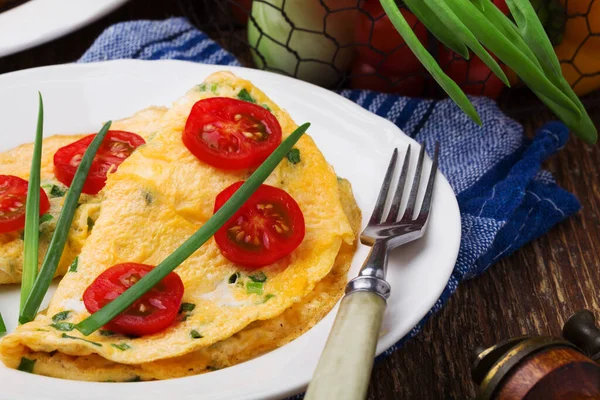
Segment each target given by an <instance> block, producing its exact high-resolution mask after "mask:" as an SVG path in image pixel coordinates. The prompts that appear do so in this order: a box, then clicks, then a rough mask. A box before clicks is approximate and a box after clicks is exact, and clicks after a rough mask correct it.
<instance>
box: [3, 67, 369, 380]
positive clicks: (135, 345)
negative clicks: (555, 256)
mask: <svg viewBox="0 0 600 400" xmlns="http://www.w3.org/2000/svg"><path fill="white" fill-rule="evenodd" d="M242 94H243V97H244V100H246V101H252V102H254V103H256V104H259V105H262V106H263V107H265V108H266V109H268V110H270V112H271V113H272V114H273V115H274V116H275V117H276V118H277V120H278V121H279V124H280V125H281V128H282V135H283V138H285V137H287V136H288V135H289V134H291V133H292V132H293V131H294V130H295V128H296V125H295V123H294V122H293V121H292V119H291V118H290V116H289V115H288V113H287V112H286V111H284V110H282V109H281V108H279V107H278V106H277V105H276V104H275V103H273V102H272V101H271V100H270V99H269V98H268V97H267V96H266V95H265V94H264V93H263V92H261V91H260V90H259V89H257V88H256V87H255V86H253V85H252V84H251V83H250V82H249V81H246V80H243V79H240V78H238V77H236V76H234V75H233V74H231V73H228V72H222V73H217V74H213V75H211V76H210V77H209V78H207V80H206V81H205V82H204V83H203V84H201V85H198V86H196V87H194V88H192V89H191V90H190V91H189V92H188V93H187V94H186V95H185V96H183V97H182V98H181V99H179V100H177V101H176V102H175V103H174V104H173V105H172V106H171V108H170V109H169V110H168V111H166V112H165V113H164V115H163V117H162V118H161V121H160V123H158V124H157V125H158V130H157V131H156V133H155V134H153V137H152V140H150V141H148V143H147V144H146V145H145V146H142V147H140V148H138V149H137V150H136V151H135V152H134V153H133V154H132V155H131V156H130V157H129V158H127V159H126V160H125V161H124V162H123V163H122V164H121V166H120V167H119V169H118V171H117V172H116V173H114V174H111V175H109V177H108V180H107V183H106V187H105V188H104V189H103V191H102V192H101V194H102V199H101V208H100V210H99V213H98V217H97V219H96V221H95V224H94V229H93V230H92V231H91V233H90V234H89V236H88V237H87V240H86V241H85V243H84V244H83V247H82V248H81V251H80V253H79V256H78V268H77V270H76V271H73V272H68V273H67V274H66V275H65V277H64V278H63V279H62V280H61V282H60V284H59V287H58V289H57V291H56V293H55V294H54V297H53V298H52V300H51V302H50V305H49V307H48V309H47V310H45V312H42V313H40V314H39V315H38V316H37V317H36V318H35V320H34V321H32V322H30V323H27V324H24V325H21V326H20V327H18V328H17V329H16V330H15V332H13V333H11V334H9V335H7V336H6V337H5V338H4V339H3V340H2V342H0V357H1V359H2V361H3V362H4V363H5V364H6V365H7V366H9V367H12V368H17V367H18V365H19V364H20V362H21V360H22V359H23V358H27V359H29V360H35V364H34V365H35V366H34V370H33V372H34V373H39V374H43V375H48V376H55V377H61V378H68V379H81V380H94V381H127V380H152V379H166V378H173V377H180V376H185V375H190V374H197V373H201V372H206V371H210V370H214V369H219V368H224V367H227V366H230V365H234V364H236V363H239V362H242V361H244V360H247V359H250V358H252V357H255V356H257V355H260V354H262V353H264V352H265V351H269V350H272V349H273V348H275V347H278V346H281V345H283V344H285V343H287V342H289V341H290V340H292V339H293V338H295V337H297V336H298V335H300V334H302V333H303V332H305V331H306V330H308V329H309V328H310V327H311V326H313V325H314V324H315V323H316V322H318V321H319V320H320V319H321V318H322V317H323V316H324V315H325V314H326V313H327V312H328V311H329V310H330V309H331V308H332V307H333V305H334V304H335V302H336V301H337V300H338V299H339V297H340V296H341V294H342V292H343V287H344V285H345V282H346V274H347V270H348V268H349V265H350V261H351V259H352V256H353V254H354V249H355V239H356V235H357V233H356V231H357V229H358V226H357V225H358V223H359V221H360V211H359V210H358V208H357V206H356V203H355V201H354V198H353V196H352V192H351V189H350V186H349V183H348V182H347V181H345V180H343V179H341V178H338V177H337V176H336V174H335V171H334V170H333V168H332V167H331V166H330V165H329V164H328V163H327V161H326V160H325V158H324V157H323V155H322V154H321V152H320V151H319V149H318V148H317V146H316V145H315V143H314V141H313V140H312V139H311V138H310V136H308V135H305V136H303V137H302V138H301V139H300V140H299V141H298V143H297V144H296V145H295V148H296V149H297V151H298V152H299V154H300V157H301V158H300V161H299V162H292V161H291V160H289V159H284V160H282V162H281V163H280V164H279V165H278V167H277V168H276V169H275V171H274V172H273V173H272V174H271V175H270V177H269V178H268V179H267V181H266V182H265V184H268V185H271V186H274V187H276V188H280V189H283V190H285V191H286V192H287V193H288V194H289V195H290V196H292V197H293V199H294V200H295V201H296V202H297V203H298V205H299V207H300V209H301V210H302V213H303V215H304V221H305V229H306V232H305V236H304V239H303V241H302V242H301V243H300V245H299V246H298V247H297V248H296V249H295V250H294V251H293V252H292V253H291V254H289V255H288V256H286V257H284V258H282V259H280V260H279V261H277V262H275V263H273V264H269V265H267V266H264V267H262V268H261V269H260V271H253V272H250V271H248V270H246V269H244V268H242V267H240V266H239V265H237V264H235V263H233V262H231V261H229V260H228V259H227V258H225V257H224V256H223V254H222V253H221V251H220V250H219V248H218V246H217V244H216V243H215V240H214V239H210V240H209V241H208V242H207V243H205V244H204V245H203V246H202V247H200V248H199V249H198V250H197V251H196V252H194V254H192V255H191V256H190V257H189V258H188V259H187V260H185V261H184V262H183V263H182V264H181V265H179V266H178V267H177V268H176V269H175V272H176V273H177V274H178V275H179V276H180V277H181V280H182V281H183V285H184V288H185V290H184V294H183V300H182V301H183V304H186V305H188V307H186V308H183V307H182V309H181V310H180V314H181V315H180V317H179V318H178V319H177V320H176V322H175V323H173V324H172V325H171V326H169V327H168V328H167V329H165V330H163V331H160V332H158V333H154V334H150V335H144V336H140V337H132V336H127V335H123V334H118V333H114V332H109V331H106V330H99V331H97V332H94V333H92V334H91V335H89V336H83V335H82V334H80V333H79V332H78V331H76V330H73V329H72V328H71V329H68V326H67V329H64V325H62V326H61V329H59V328H57V324H55V323H53V322H55V321H56V318H57V316H61V317H60V319H61V321H64V322H66V323H68V324H69V325H70V324H75V323H78V322H80V321H82V320H83V319H85V318H86V317H88V316H89V315H90V314H89V312H88V311H87V310H86V307H85V305H84V304H83V301H82V297H83V293H84V292H85V291H86V288H88V287H89V286H90V284H92V282H93V281H94V279H95V278H96V277H97V276H98V275H100V274H101V273H103V272H104V271H106V270H107V269H108V268H110V267H111V266H113V265H115V264H119V263H124V262H134V263H143V264H149V265H157V264H159V263H160V262H161V261H162V260H164V259H165V258H166V257H167V256H168V255H170V254H171V253H172V252H173V251H174V250H175V249H177V248H178V247H179V246H180V245H181V244H182V243H183V242H185V240H187V239H188V238H189V237H190V236H191V235H192V234H193V233H195V232H196V231H197V230H198V229H199V228H200V227H201V226H202V225H203V224H204V223H206V221H208V219H209V218H210V217H211V216H212V215H213V211H214V210H213V208H214V204H215V198H216V196H217V195H218V194H219V193H220V192H221V191H222V190H223V189H224V188H226V187H228V186H230V185H231V184H233V183H235V182H238V181H243V180H245V179H247V178H248V177H249V176H250V174H251V170H250V169H242V170H223V169H219V168H216V167H213V166H211V165H209V164H206V163H204V162H202V161H199V160H198V159H197V158H196V157H195V156H194V155H193V154H191V153H190V151H189V150H188V149H187V148H186V146H185V145H184V144H183V143H182V131H183V130H184V127H185V124H186V119H187V117H188V115H189V114H190V110H191V109H192V106H194V104H196V102H198V101H199V100H202V99H206V98H210V97H229V98H237V97H241V95H242ZM257 273H259V274H260V275H261V276H262V278H261V283H262V284H261V285H260V289H261V290H259V291H257V290H249V288H250V287H252V282H253V281H254V277H255V276H256V274H257ZM233 276H235V279H233V280H232V277H233ZM254 287H255V286H254ZM53 317H54V321H53Z"/></svg>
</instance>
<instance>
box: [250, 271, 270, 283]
mask: <svg viewBox="0 0 600 400" xmlns="http://www.w3.org/2000/svg"><path fill="white" fill-rule="evenodd" d="M249 278H250V279H252V282H265V281H266V280H267V276H266V275H265V273H264V272H262V271H259V272H258V273H256V274H254V275H250V276H249Z"/></svg>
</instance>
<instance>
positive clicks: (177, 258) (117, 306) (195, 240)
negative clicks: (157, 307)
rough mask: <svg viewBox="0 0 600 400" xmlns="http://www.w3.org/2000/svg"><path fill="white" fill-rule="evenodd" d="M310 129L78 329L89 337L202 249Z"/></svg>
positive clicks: (295, 136)
mask: <svg viewBox="0 0 600 400" xmlns="http://www.w3.org/2000/svg"><path fill="white" fill-rule="evenodd" d="M309 126H310V124H309V123H305V124H303V125H301V126H299V127H298V128H297V129H296V130H295V131H294V132H292V134H291V135H290V136H288V137H287V138H286V139H285V140H284V141H283V142H282V143H281V144H280V145H279V146H278V147H277V148H276V149H275V151H273V153H271V155H270V156H269V157H268V158H267V159H266V160H265V161H264V162H263V163H262V164H261V165H260V167H258V169H257V170H256V171H254V173H253V174H252V175H251V176H250V178H248V180H247V181H246V182H245V183H244V184H243V185H242V186H241V187H240V188H239V189H238V190H237V191H236V192H235V193H234V194H233V196H231V198H229V200H227V202H226V203H225V204H224V205H223V206H222V207H221V208H220V209H219V210H218V211H217V212H216V213H215V214H214V215H213V216H212V217H211V218H210V219H209V220H208V221H207V222H206V223H205V224H204V225H202V227H201V228H200V229H198V231H196V233H194V234H193V235H192V236H191V237H190V238H189V239H188V240H186V241H185V242H184V243H183V244H182V245H181V246H179V248H177V249H176V250H175V251H174V252H173V253H172V254H171V255H169V256H168V257H167V258H166V259H165V260H163V262H161V263H160V264H159V265H157V266H156V268H154V269H153V270H152V271H150V272H149V273H147V274H146V275H144V277H143V278H142V279H140V280H139V281H137V282H136V283H135V284H134V285H133V286H131V287H130V288H129V289H127V290H126V291H125V292H124V293H122V294H121V295H120V296H119V297H117V298H116V299H115V300H113V301H111V302H110V303H108V304H107V305H105V306H104V307H102V308H101V309H100V310H98V311H96V312H95V313H94V314H92V315H91V316H89V317H88V318H86V319H84V320H83V321H81V322H80V323H78V324H77V326H76V328H77V330H79V331H80V332H81V333H83V334H84V335H86V336H87V335H89V334H91V333H92V332H94V331H96V330H98V329H99V328H100V327H102V326H104V325H106V324H107V323H108V322H110V321H111V320H112V319H113V318H115V317H116V316H117V315H119V314H120V313H122V312H123V311H125V310H126V309H127V307H129V306H130V305H132V304H133V303H134V302H135V301H136V300H137V299H139V298H140V297H142V296H143V295H144V293H146V292H147V291H148V290H150V289H152V288H153V287H154V286H155V285H156V284H158V283H159V282H160V281H161V280H163V278H164V277H165V276H167V275H168V274H169V273H170V272H171V271H173V270H174V269H175V268H177V266H179V265H180V264H181V263H182V262H184V261H185V260H186V259H187V258H188V257H189V256H191V255H192V254H193V253H194V252H195V251H196V250H198V249H199V248H200V246H202V245H203V244H204V243H205V242H206V241H207V240H208V239H210V238H211V237H212V236H213V235H214V234H215V232H217V231H218V230H219V229H220V228H221V227H222V226H223V224H225V222H227V221H228V220H229V218H231V217H232V216H233V214H235V212H236V211H237V210H238V209H239V208H240V207H241V206H242V205H243V204H244V203H245V202H246V200H248V198H249V197H250V196H251V195H252V194H253V193H254V192H255V191H256V189H258V187H259V186H260V185H261V184H262V183H263V182H264V181H265V180H266V179H267V178H268V177H269V175H270V174H271V172H273V170H275V168H276V167H277V165H279V163H280V162H281V160H282V159H283V157H285V155H286V154H287V153H288V152H289V151H290V149H291V148H292V147H293V146H294V145H295V144H296V142H297V141H298V140H299V139H300V137H301V136H302V135H303V134H304V132H306V130H307V129H308V127H309Z"/></svg>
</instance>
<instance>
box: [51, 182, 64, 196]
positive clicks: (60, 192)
mask: <svg viewBox="0 0 600 400" xmlns="http://www.w3.org/2000/svg"><path fill="white" fill-rule="evenodd" d="M66 193H67V191H66V190H65V189H63V188H61V187H60V186H57V185H52V189H50V197H63V196H64V195H65V194H66Z"/></svg>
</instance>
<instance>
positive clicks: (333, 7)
mask: <svg viewBox="0 0 600 400" xmlns="http://www.w3.org/2000/svg"><path fill="white" fill-rule="evenodd" d="M179 1H180V2H181V3H182V4H183V5H184V9H185V8H186V7H187V10H192V11H191V12H188V15H191V17H192V19H194V18H195V16H196V15H197V14H198V13H204V14H205V15H211V16H213V15H219V16H224V18H227V16H229V17H228V18H229V21H230V22H229V23H228V25H229V27H230V28H229V29H230V30H231V40H230V41H229V42H227V43H224V42H223V40H221V43H222V44H224V45H225V47H226V48H229V49H233V50H234V51H235V53H236V55H238V56H240V54H243V53H244V51H246V52H247V54H248V55H249V56H250V57H248V59H247V60H251V61H250V62H249V63H248V65H249V66H256V67H259V68H263V69H267V70H271V71H276V72H280V73H285V74H288V75H291V76H296V77H298V78H301V79H305V80H309V81H311V82H313V83H317V84H319V85H322V86H326V87H329V88H332V89H341V88H348V87H350V88H357V89H370V90H375V91H382V92H388V93H398V94H402V95H408V96H424V97H442V96H444V95H445V93H444V90H442V89H441V87H440V86H439V85H438V83H437V82H436V81H438V82H444V87H445V88H446V89H445V90H450V92H451V93H452V96H451V97H453V99H454V100H455V101H456V102H457V104H459V106H461V108H463V110H465V111H467V112H468V113H469V114H470V115H472V117H473V118H474V119H475V120H476V119H477V117H476V114H473V112H472V111H470V110H471V108H470V105H469V104H467V103H468V102H469V101H468V100H467V99H466V98H465V97H464V95H463V94H461V93H459V92H460V91H461V90H462V91H463V92H464V93H466V94H469V95H483V96H488V97H492V98H498V99H500V100H501V99H502V98H507V97H510V96H507V95H506V93H507V91H506V86H505V85H504V84H503V82H502V80H503V79H505V76H506V77H507V78H508V81H509V82H510V84H511V86H519V85H522V84H523V82H522V81H521V79H520V78H519V77H518V74H517V73H519V74H521V75H522V76H523V77H524V78H525V80H526V81H527V84H528V86H529V87H530V88H532V89H533V92H534V93H535V94H536V95H537V96H538V97H540V99H541V100H542V102H543V103H544V104H546V106H547V107H549V108H550V109H552V110H553V111H554V112H555V113H556V114H557V116H558V117H559V118H561V119H562V120H563V121H564V122H565V123H566V124H567V125H568V126H569V127H570V128H571V130H572V131H573V132H574V133H575V134H577V135H579V136H580V137H582V138H583V139H584V140H586V141H589V142H594V141H595V140H596V135H597V134H596V129H595V127H594V126H593V124H592V123H591V120H590V119H589V117H588V116H587V112H586V111H585V108H584V107H583V105H582V104H581V102H580V101H579V99H578V98H577V96H576V94H577V95H584V94H586V93H590V92H591V91H594V90H596V89H598V88H600V51H599V50H600V0H493V1H492V0H422V1H416V0H405V1H404V2H403V1H400V0H397V1H392V0H381V2H380V1H379V0H254V1H252V0H219V1H217V0H179ZM525 2H526V4H527V9H523V7H524V4H525ZM381 3H387V5H388V13H387V14H386V12H385V11H384V8H383V7H382V6H381ZM396 4H397V5H398V6H399V8H400V10H399V13H398V15H396V16H395V18H396V19H398V18H401V19H402V20H404V21H405V25H404V22H403V23H402V24H400V25H398V26H401V28H402V29H401V30H402V31H403V33H402V35H401V34H399V33H398V31H397V30H396V27H398V26H396V27H394V23H393V22H392V20H390V17H389V16H388V15H389V11H390V9H389V7H390V6H391V5H394V7H395V6H396ZM511 4H512V6H511V8H514V10H513V12H517V15H515V16H513V15H511V14H510V11H509V5H511ZM440 6H443V7H440ZM494 6H495V8H494V9H491V8H489V7H494ZM442 8H445V10H442ZM465 10H468V12H465ZM523 12H525V14H523ZM471 14H475V15H477V16H478V18H471ZM507 16H508V17H507ZM516 17H518V18H516ZM217 19H218V18H217ZM211 20H212V17H211ZM220 20H221V21H223V19H220ZM199 21H200V19H199V18H196V19H195V22H196V24H197V25H198V26H200V28H204V29H206V28H207V27H206V25H204V26H203V25H202V23H201V22H199ZM395 23H400V22H399V21H395ZM540 23H541V24H540ZM244 26H247V28H246V29H247V31H246V35H244V34H243V33H244ZM532 27H534V28H535V29H532ZM542 27H543V28H542ZM407 28H410V30H411V32H412V33H414V36H413V38H412V39H411V40H415V39H416V42H413V43H412V46H413V50H415V48H414V47H415V46H417V44H418V46H417V47H419V48H420V49H418V53H420V56H419V57H416V56H415V55H414V54H415V53H414V51H413V50H411V49H410V48H409V46H407V44H406V42H405V40H404V35H406V34H407V33H408V30H407ZM208 30H210V27H209V29H208ZM544 30H545V32H546V34H547V36H548V37H546V34H544V33H543V32H544ZM217 31H218V33H219V36H220V37H221V38H222V37H224V36H227V35H226V34H225V35H224V31H223V26H222V25H221V27H220V28H217ZM225 33H226V32H225ZM411 35H412V34H411ZM548 38H549V40H548ZM442 42H443V43H442ZM478 42H481V45H483V46H484V47H485V49H487V51H489V54H488V52H486V51H485V50H484V48H482V47H481V46H480V44H479V43H478ZM550 43H551V45H550ZM473 46H475V47H473ZM477 46H479V48H477ZM552 46H554V50H552ZM467 47H469V48H471V49H475V50H476V52H477V54H478V55H480V56H483V57H484V58H483V59H482V58H481V57H477V56H475V55H474V54H470V55H469V54H468V51H467ZM449 48H452V49H454V50H456V51H457V52H458V53H460V54H462V55H460V54H457V53H456V52H454V51H452V50H450V49H449ZM554 53H556V55H557V56H558V58H556V57H555V55H554ZM425 55H427V56H426V57H425ZM467 55H469V57H468V58H465V57H463V56H467ZM431 56H433V58H431ZM423 57H425V58H426V60H425V58H423ZM242 59H244V57H243V56H242ZM551 59H554V61H552V60H551ZM419 60H421V61H419ZM482 60H484V61H485V62H484V61H482ZM422 61H424V63H423V62H422ZM548 62H549V63H548ZM559 62H560V64H559ZM496 63H497V64H500V66H501V68H502V69H500V68H498V65H497V64H496ZM505 63H507V64H508V65H510V66H511V67H513V68H512V69H511V68H509V67H508V66H507V65H505ZM424 64H425V65H427V68H425V67H423V65H424ZM434 64H435V65H434ZM438 65H439V66H438ZM553 65H554V66H556V68H557V70H556V71H559V70H560V69H562V75H564V78H566V80H565V79H563V77H562V75H561V74H560V73H558V74H556V73H555V72H556V71H554V70H553V69H552V68H554V67H553ZM490 66H491V67H492V68H493V69H494V71H495V73H494V72H492V70H491V69H490ZM513 69H514V70H513ZM428 70H430V71H434V72H435V78H432V76H431V75H430V74H429V73H428V72H427V71H428ZM515 71H516V72H515ZM451 81H454V82H456V84H457V85H458V86H456V85H454V84H452V85H449V82H451ZM453 85H454V86H453ZM569 86H570V87H572V88H574V89H575V91H574V92H573V91H571V90H570V89H569ZM459 88H460V89H459ZM457 90H458V91H457Z"/></svg>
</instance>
